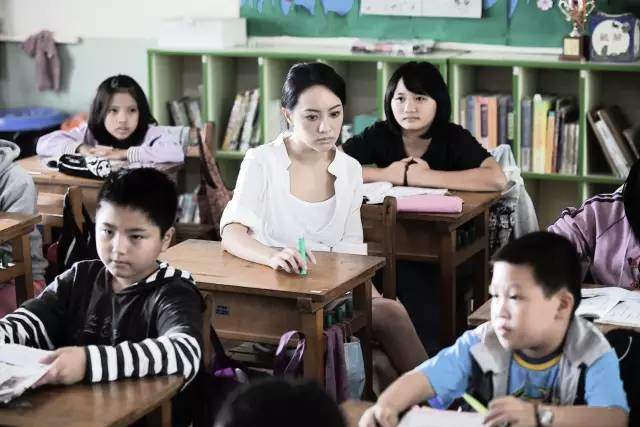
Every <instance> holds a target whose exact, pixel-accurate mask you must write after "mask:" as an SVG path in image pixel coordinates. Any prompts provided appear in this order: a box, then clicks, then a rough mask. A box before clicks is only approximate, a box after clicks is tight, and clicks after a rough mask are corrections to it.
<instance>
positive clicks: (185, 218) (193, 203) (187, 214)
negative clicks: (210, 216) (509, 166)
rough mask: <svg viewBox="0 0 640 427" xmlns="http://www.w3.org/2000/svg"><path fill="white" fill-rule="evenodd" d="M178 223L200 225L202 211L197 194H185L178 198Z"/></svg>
mask: <svg viewBox="0 0 640 427" xmlns="http://www.w3.org/2000/svg"><path fill="white" fill-rule="evenodd" d="M177 217H178V222H180V223H200V209H199V208H198V197H197V195H196V193H184V194H181V195H180V196H178V215H177Z"/></svg>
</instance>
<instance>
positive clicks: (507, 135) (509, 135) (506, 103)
mask: <svg viewBox="0 0 640 427" xmlns="http://www.w3.org/2000/svg"><path fill="white" fill-rule="evenodd" d="M459 122H460V125H461V126H462V127H464V128H466V129H467V130H468V131H469V132H471V134H472V135H473V136H474V137H475V138H476V139H477V140H478V142H480V144H482V146H483V147H484V148H486V149H488V150H489V149H492V148H495V147H497V146H498V145H500V144H509V145H511V146H513V135H514V128H513V98H512V97H511V95H502V94H497V95H487V94H477V95H467V96H464V97H462V99H461V100H460V117H459Z"/></svg>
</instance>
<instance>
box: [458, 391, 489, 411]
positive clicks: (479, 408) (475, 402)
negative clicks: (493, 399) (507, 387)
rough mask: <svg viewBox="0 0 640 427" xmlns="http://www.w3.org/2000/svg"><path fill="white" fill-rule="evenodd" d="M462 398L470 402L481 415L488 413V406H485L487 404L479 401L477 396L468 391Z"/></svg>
mask: <svg viewBox="0 0 640 427" xmlns="http://www.w3.org/2000/svg"><path fill="white" fill-rule="evenodd" d="M462 398H463V399H464V400H465V401H466V402H467V403H468V404H469V406H471V407H472V408H473V409H475V410H476V412H478V413H479V414H480V415H486V413H487V412H489V411H487V408H485V406H484V405H483V404H482V403H480V402H478V399H476V398H475V397H473V396H471V395H470V394H468V393H464V394H463V395H462Z"/></svg>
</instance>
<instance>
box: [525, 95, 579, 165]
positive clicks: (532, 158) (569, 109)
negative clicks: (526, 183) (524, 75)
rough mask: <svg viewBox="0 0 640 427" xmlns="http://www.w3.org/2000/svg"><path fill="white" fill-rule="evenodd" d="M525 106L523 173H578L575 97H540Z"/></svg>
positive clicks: (577, 133)
mask: <svg viewBox="0 0 640 427" xmlns="http://www.w3.org/2000/svg"><path fill="white" fill-rule="evenodd" d="M521 102H522V104H521V114H522V117H521V139H520V144H521V147H520V149H521V151H520V165H521V168H522V171H523V172H535V173H562V174H576V173H577V172H578V140H579V131H578V108H577V106H576V103H575V100H574V99H572V98H565V97H555V96H550V95H540V94H536V95H534V96H533V97H525V98H523V99H522V101H521Z"/></svg>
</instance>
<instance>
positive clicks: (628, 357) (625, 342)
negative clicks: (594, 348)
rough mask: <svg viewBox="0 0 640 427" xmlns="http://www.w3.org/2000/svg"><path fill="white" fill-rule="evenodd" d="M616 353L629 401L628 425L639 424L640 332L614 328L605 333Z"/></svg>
mask: <svg viewBox="0 0 640 427" xmlns="http://www.w3.org/2000/svg"><path fill="white" fill-rule="evenodd" d="M605 337H607V340H609V344H611V347H613V349H614V350H615V352H616V354H617V355H618V361H619V362H620V378H622V384H623V385H624V391H625V392H626V394H627V402H628V403H629V409H630V412H629V425H630V426H636V425H640V333H638V332H636V331H633V330H629V329H614V330H613V331H609V332H607V333H606V334H605Z"/></svg>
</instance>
